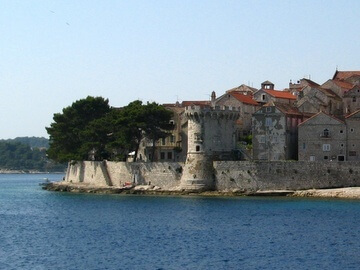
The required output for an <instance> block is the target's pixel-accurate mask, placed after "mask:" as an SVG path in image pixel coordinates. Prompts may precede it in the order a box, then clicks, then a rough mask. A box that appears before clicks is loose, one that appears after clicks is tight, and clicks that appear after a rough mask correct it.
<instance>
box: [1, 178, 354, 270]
mask: <svg viewBox="0 0 360 270" xmlns="http://www.w3.org/2000/svg"><path fill="white" fill-rule="evenodd" d="M44 177H47V178H49V179H50V180H58V179H61V178H62V175H0V229H1V232H0V269H360V201H341V200H311V199H306V200H305V199H288V198H194V197H188V198H184V197H146V196H119V195H87V194H86V195H85V194H66V193H57V192H49V191H43V190H42V189H41V187H40V186H39V185H38V183H39V182H41V181H42V180H41V179H42V178H44Z"/></svg>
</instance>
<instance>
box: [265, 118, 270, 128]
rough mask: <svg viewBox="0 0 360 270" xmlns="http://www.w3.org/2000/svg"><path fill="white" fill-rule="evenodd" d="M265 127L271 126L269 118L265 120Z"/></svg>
mask: <svg viewBox="0 0 360 270" xmlns="http://www.w3.org/2000/svg"><path fill="white" fill-rule="evenodd" d="M265 126H266V127H271V126H272V119H271V118H270V117H266V118H265Z"/></svg>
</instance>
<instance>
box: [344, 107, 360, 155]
mask: <svg viewBox="0 0 360 270" xmlns="http://www.w3.org/2000/svg"><path fill="white" fill-rule="evenodd" d="M345 123H346V133H347V141H346V144H347V160H349V161H355V160H356V161H357V160H360V111H359V110H358V111H356V112H354V113H352V114H350V115H349V116H347V117H346V119H345Z"/></svg>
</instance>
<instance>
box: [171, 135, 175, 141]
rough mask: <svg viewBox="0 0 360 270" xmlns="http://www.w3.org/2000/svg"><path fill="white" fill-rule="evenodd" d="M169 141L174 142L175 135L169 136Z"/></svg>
mask: <svg viewBox="0 0 360 270" xmlns="http://www.w3.org/2000/svg"><path fill="white" fill-rule="evenodd" d="M170 142H171V143H173V142H175V136H174V135H171V136H170Z"/></svg>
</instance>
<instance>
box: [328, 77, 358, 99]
mask: <svg viewBox="0 0 360 270" xmlns="http://www.w3.org/2000/svg"><path fill="white" fill-rule="evenodd" d="M321 87H322V88H323V89H329V90H331V91H332V92H334V93H335V94H337V95H338V96H339V97H343V96H344V94H345V93H346V92H347V91H349V90H350V89H351V88H353V87H354V85H353V84H352V83H349V82H346V81H339V80H327V81H326V82H325V83H323V84H322V85H321Z"/></svg>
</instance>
